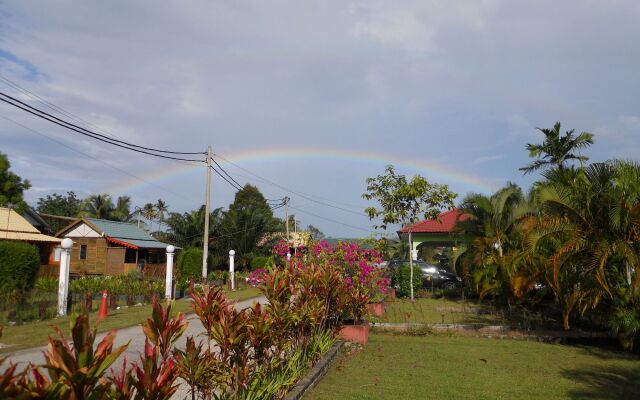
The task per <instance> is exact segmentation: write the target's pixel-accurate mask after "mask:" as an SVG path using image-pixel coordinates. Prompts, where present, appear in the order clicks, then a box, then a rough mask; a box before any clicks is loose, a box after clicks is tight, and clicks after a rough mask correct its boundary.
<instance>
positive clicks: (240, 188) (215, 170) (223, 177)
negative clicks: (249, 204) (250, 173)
mask: <svg viewBox="0 0 640 400" xmlns="http://www.w3.org/2000/svg"><path fill="white" fill-rule="evenodd" d="M211 170H212V171H213V172H215V173H216V174H217V175H218V176H219V177H220V178H222V179H223V180H224V181H225V182H227V183H228V184H229V185H231V187H233V188H234V189H235V190H238V191H239V190H242V187H241V186H237V185H236V184H234V183H233V182H232V181H230V180H229V179H227V177H226V176H224V175H223V174H222V173H221V172H220V171H218V170H217V169H216V168H215V167H214V166H213V165H212V166H211Z"/></svg>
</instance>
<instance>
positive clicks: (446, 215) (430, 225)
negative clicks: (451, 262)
mask: <svg viewBox="0 0 640 400" xmlns="http://www.w3.org/2000/svg"><path fill="white" fill-rule="evenodd" d="M467 219H469V215H468V214H463V213H462V210H460V209H459V208H454V209H453V210H449V211H445V212H443V213H442V214H440V215H439V216H438V220H435V219H426V220H424V221H420V222H417V223H415V224H413V225H412V226H411V233H412V234H413V233H451V232H452V231H453V228H454V227H455V226H456V223H457V222H458V221H466V220H467ZM408 232H409V228H408V227H404V228H402V229H400V230H399V231H398V234H401V233H408Z"/></svg>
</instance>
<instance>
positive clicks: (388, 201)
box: [362, 165, 457, 229]
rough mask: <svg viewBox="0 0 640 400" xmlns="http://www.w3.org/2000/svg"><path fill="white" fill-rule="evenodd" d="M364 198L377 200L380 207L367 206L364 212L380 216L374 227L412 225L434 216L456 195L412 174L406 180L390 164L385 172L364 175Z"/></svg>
mask: <svg viewBox="0 0 640 400" xmlns="http://www.w3.org/2000/svg"><path fill="white" fill-rule="evenodd" d="M362 197H363V198H365V199H366V200H376V201H377V202H378V203H379V205H380V208H375V207H368V208H367V209H366V210H365V212H366V213H367V215H368V216H369V218H370V219H378V218H379V219H381V224H380V225H379V226H376V228H378V227H380V228H382V229H386V228H387V226H388V225H390V224H402V225H407V224H413V223H415V222H418V221H419V220H420V219H436V218H437V217H438V215H439V214H440V211H441V210H442V209H443V208H453V200H455V198H456V197H457V195H456V194H455V193H452V192H451V191H449V187H448V186H447V185H441V184H437V183H430V182H429V181H427V180H426V179H425V178H424V177H422V176H420V175H415V176H414V177H413V178H412V179H411V181H407V178H406V177H405V176H404V175H397V174H396V171H395V168H394V167H393V165H387V167H386V168H385V174H384V175H378V176H377V177H376V178H367V191H366V193H364V194H363V195H362Z"/></svg>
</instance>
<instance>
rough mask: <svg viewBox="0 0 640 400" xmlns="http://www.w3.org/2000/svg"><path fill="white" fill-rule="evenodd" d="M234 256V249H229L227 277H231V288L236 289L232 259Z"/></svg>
mask: <svg viewBox="0 0 640 400" xmlns="http://www.w3.org/2000/svg"><path fill="white" fill-rule="evenodd" d="M235 256H236V252H235V251H234V250H229V279H231V290H236V280H235V275H236V272H235V264H234V259H235Z"/></svg>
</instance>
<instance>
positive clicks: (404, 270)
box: [396, 264, 422, 297]
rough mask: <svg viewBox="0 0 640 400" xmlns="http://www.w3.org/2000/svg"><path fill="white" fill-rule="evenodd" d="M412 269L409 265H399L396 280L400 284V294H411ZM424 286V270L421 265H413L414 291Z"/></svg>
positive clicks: (403, 295)
mask: <svg viewBox="0 0 640 400" xmlns="http://www.w3.org/2000/svg"><path fill="white" fill-rule="evenodd" d="M410 273H411V269H410V268H409V265H408V264H406V265H402V266H400V267H398V272H397V274H396V281H397V284H398V287H399V289H398V296H401V297H408V296H410V295H411V283H410V282H411V275H410ZM421 288H422V270H421V269H420V267H419V266H417V265H414V266H413V293H414V294H415V293H417V292H418V290H420V289H421Z"/></svg>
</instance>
